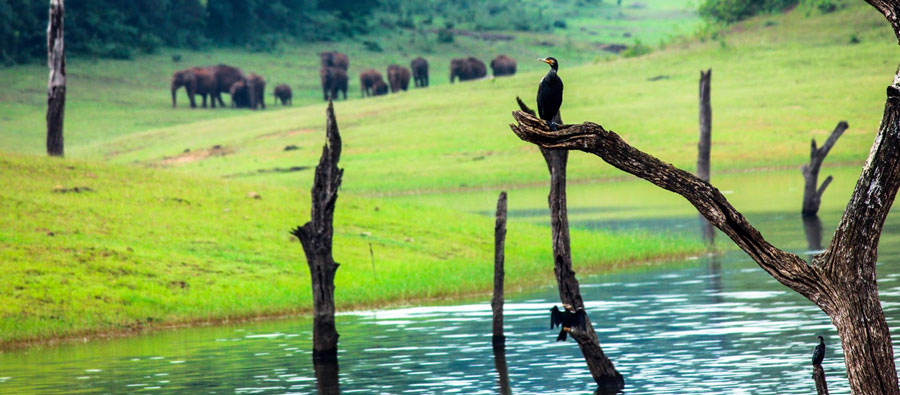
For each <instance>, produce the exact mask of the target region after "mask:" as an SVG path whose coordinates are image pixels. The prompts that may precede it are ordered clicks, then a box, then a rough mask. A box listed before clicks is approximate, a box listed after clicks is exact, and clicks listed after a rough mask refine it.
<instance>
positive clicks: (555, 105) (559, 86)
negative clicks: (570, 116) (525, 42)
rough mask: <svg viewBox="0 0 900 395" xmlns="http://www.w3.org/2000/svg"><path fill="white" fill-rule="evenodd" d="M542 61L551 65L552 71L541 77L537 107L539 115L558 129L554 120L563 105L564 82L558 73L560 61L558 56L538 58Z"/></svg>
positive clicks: (551, 126) (553, 128) (549, 124)
mask: <svg viewBox="0 0 900 395" xmlns="http://www.w3.org/2000/svg"><path fill="white" fill-rule="evenodd" d="M538 60H539V61H541V62H544V63H547V64H549V65H550V71H548V72H547V75H545V76H544V78H542V79H541V84H540V85H538V91H537V107H538V116H540V118H541V119H543V120H544V121H546V122H547V126H549V127H550V129H551V130H556V122H555V121H554V120H553V118H554V117H556V115H557V114H559V107H560V106H562V99H563V82H562V79H560V78H559V76H558V75H556V72H557V71H558V70H559V62H557V61H556V58H542V59H538Z"/></svg>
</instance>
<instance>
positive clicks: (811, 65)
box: [7, 3, 896, 205]
mask: <svg viewBox="0 0 900 395" xmlns="http://www.w3.org/2000/svg"><path fill="white" fill-rule="evenodd" d="M853 4H854V5H853V6H850V7H848V8H847V9H844V10H841V11H839V12H836V13H833V14H828V15H822V16H815V17H805V16H804V15H803V13H801V12H796V11H795V12H793V13H789V14H785V15H776V16H771V17H767V18H763V19H759V20H754V21H751V22H748V23H745V24H743V25H740V26H738V27H736V28H735V29H734V31H733V32H730V33H728V34H724V35H723V36H724V39H723V40H724V41H723V42H725V43H726V44H725V46H724V47H723V45H722V44H720V43H719V42H707V43H685V44H678V45H676V44H673V45H669V47H668V49H667V50H665V51H662V52H657V53H654V54H651V55H649V56H645V57H641V58H637V59H619V60H615V61H610V62H602V63H598V64H596V65H585V66H577V67H567V63H566V60H565V59H562V60H561V62H562V65H561V67H562V71H561V75H562V77H563V78H564V80H565V81H566V83H567V87H566V99H565V102H564V104H563V115H564V119H565V120H566V121H568V122H571V123H574V122H582V121H586V120H592V121H600V122H602V123H603V125H604V126H606V127H608V128H610V129H612V130H615V131H617V132H619V133H620V134H621V135H622V136H624V137H625V138H626V139H627V140H628V141H630V142H631V143H633V144H635V145H636V146H637V147H639V148H641V149H644V150H646V151H648V152H651V153H654V154H656V155H658V156H659V157H661V158H662V159H664V160H667V161H670V162H672V163H674V164H675V165H676V166H679V167H682V168H687V169H691V168H693V167H694V161H695V149H696V148H695V146H696V142H695V141H696V133H697V132H696V127H697V126H696V122H697V121H696V100H697V99H696V86H697V85H696V84H697V75H698V72H697V71H698V70H699V69H700V68H701V67H702V68H705V67H712V68H713V70H714V73H713V94H712V100H713V111H714V115H713V117H714V118H713V128H714V132H713V133H714V148H713V151H712V155H713V158H712V160H713V163H716V164H717V169H720V170H728V169H740V168H752V167H769V166H797V165H799V164H801V163H803V162H805V161H806V160H807V158H806V157H807V155H808V154H807V152H808V141H809V138H810V137H811V136H815V137H818V138H819V139H820V140H821V139H822V138H824V137H825V136H826V135H827V133H828V132H829V131H830V130H831V128H832V127H833V126H834V125H835V124H836V122H837V121H838V120H841V119H845V120H847V121H849V123H850V129H849V130H848V132H847V133H846V134H845V135H844V137H842V138H841V142H840V144H839V145H838V146H837V147H836V148H835V149H834V150H833V151H832V153H831V154H830V156H829V162H830V163H841V162H852V163H859V162H861V161H862V159H864V157H865V155H866V152H868V147H869V146H870V144H871V139H872V136H873V134H874V132H875V130H876V129H877V126H878V122H879V121H880V117H879V114H880V113H881V107H882V106H883V97H882V96H883V87H884V85H885V84H886V83H887V81H888V80H889V78H890V75H891V73H892V72H893V71H894V69H895V64H894V61H893V56H892V53H894V52H895V51H896V47H895V45H894V40H893V39H891V37H890V31H889V29H888V27H886V26H884V23H883V22H882V21H881V20H880V16H879V15H878V14H877V13H875V12H873V11H872V10H870V9H869V7H867V6H865V5H863V4H856V3H853ZM766 20H771V21H772V22H771V23H764V21H766ZM773 23H774V26H773V25H772V24H773ZM851 34H856V35H858V37H859V38H860V39H861V40H862V43H860V44H856V45H851V44H849V37H850V35H851ZM535 63H537V62H535ZM657 75H666V76H669V78H668V79H663V80H660V81H656V82H649V81H647V79H648V78H649V77H653V76H657ZM539 78H540V72H530V73H521V74H519V75H517V76H515V77H512V78H502V79H495V80H485V81H477V82H470V83H465V84H456V85H453V86H441V87H433V88H430V89H427V90H415V91H411V92H407V93H403V94H399V95H392V96H390V97H384V98H378V99H371V100H354V101H349V102H340V103H339V104H338V105H337V114H338V120H339V122H340V123H341V124H342V125H345V126H347V127H346V128H344V130H345V131H346V133H345V136H346V141H347V150H348V154H350V155H348V156H347V159H346V162H345V164H346V166H347V169H348V171H347V173H348V177H352V180H351V179H348V182H347V189H348V190H350V191H354V192H364V193H370V194H402V193H409V192H414V191H421V190H443V191H455V190H457V189H460V188H471V187H478V188H482V187H493V186H497V185H505V186H509V185H521V184H534V183H538V182H542V181H543V180H544V179H545V177H546V170H545V169H544V165H543V163H542V160H541V159H540V156H539V155H538V154H537V151H536V149H535V147H533V146H531V145H528V144H525V143H522V142H520V141H518V140H517V139H516V137H515V136H513V135H512V133H511V132H510V131H509V130H508V128H507V127H506V124H507V123H509V122H510V120H511V118H510V116H509V111H511V110H513V109H514V108H515V106H514V101H513V99H514V97H515V96H516V95H521V96H522V97H524V98H525V99H527V100H533V99H532V96H533V95H534V85H535V81H536V80H537V79H539ZM168 111H169V112H171V113H173V114H178V113H181V112H184V111H183V110H168ZM321 114H322V107H321V106H307V107H302V108H293V109H288V110H283V111H266V112H259V113H255V114H250V115H244V116H239V117H229V118H227V119H211V120H207V121H201V122H196V123H192V124H188V125H179V126H174V127H168V128H161V129H152V130H148V131H146V132H140V133H136V134H128V135H126V136H123V137H121V138H119V139H115V140H112V141H106V140H104V141H103V142H102V143H97V144H86V145H78V146H76V147H75V148H73V151H74V152H76V154H77V155H78V156H84V157H92V158H108V159H110V160H113V161H115V162H121V163H132V162H138V163H144V164H148V165H154V166H155V165H162V160H163V159H164V158H165V157H169V156H174V155H178V154H179V153H181V152H182V151H183V150H184V149H185V148H189V149H191V150H193V151H197V150H198V149H200V150H202V149H204V148H208V147H210V146H213V145H216V144H220V145H223V146H226V147H230V148H229V149H230V150H233V151H234V152H233V153H232V154H230V155H228V156H225V157H218V158H213V159H208V160H196V161H185V162H183V163H179V164H177V165H174V166H175V167H177V168H179V169H181V170H183V171H187V172H196V171H202V172H204V173H209V174H217V175H234V174H246V173H254V172H256V171H257V170H259V169H269V168H274V167H290V166H297V165H312V164H314V163H315V162H316V158H317V152H318V150H317V149H314V147H315V146H317V145H318V143H317V142H316V141H317V139H316V138H315V137H314V136H312V135H310V134H308V133H304V132H305V131H309V130H321V128H322V126H323V117H322V116H321ZM109 134H115V133H114V132H109ZM7 136H8V135H7ZM32 138H33V137H32ZM288 144H296V145H299V146H300V147H302V148H303V149H301V150H300V151H295V152H290V153H285V152H281V149H282V148H283V147H284V146H286V145H288ZM397 158H403V160H402V162H399V163H398V161H397ZM569 169H570V170H569V176H570V179H573V180H579V179H580V180H586V179H596V178H603V177H608V176H617V175H619V174H620V173H619V172H618V171H617V170H615V169H612V168H611V167H608V166H606V165H604V164H601V163H598V161H597V160H596V159H595V158H592V157H587V156H586V155H582V154H576V155H573V157H572V159H571V161H570V167H569ZM301 177H302V178H301V179H302V180H303V181H304V182H308V181H309V180H310V178H311V174H310V173H309V172H307V173H305V174H303V175H302V176H301ZM245 178H247V179H253V180H262V181H266V182H272V183H275V184H293V183H294V182H295V181H294V178H293V177H285V176H284V175H282V174H273V173H257V174H253V175H249V176H246V177H245ZM448 196H449V195H448ZM450 204H452V202H449V201H448V205H450Z"/></svg>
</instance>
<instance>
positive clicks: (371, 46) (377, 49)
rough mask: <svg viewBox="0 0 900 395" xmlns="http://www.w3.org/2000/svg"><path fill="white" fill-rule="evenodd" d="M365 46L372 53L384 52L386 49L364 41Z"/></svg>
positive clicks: (373, 42) (372, 42)
mask: <svg viewBox="0 0 900 395" xmlns="http://www.w3.org/2000/svg"><path fill="white" fill-rule="evenodd" d="M363 46H365V47H366V49H368V50H369V51H372V52H384V49H383V48H381V45H378V43H377V42H375V41H363Z"/></svg>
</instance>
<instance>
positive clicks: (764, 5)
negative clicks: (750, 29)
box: [698, 0, 799, 23]
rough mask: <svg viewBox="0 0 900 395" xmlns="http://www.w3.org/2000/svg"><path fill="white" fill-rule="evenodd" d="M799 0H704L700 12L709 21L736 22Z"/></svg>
mask: <svg viewBox="0 0 900 395" xmlns="http://www.w3.org/2000/svg"><path fill="white" fill-rule="evenodd" d="M798 2H799V0H702V1H701V2H700V7H699V8H698V12H699V13H700V16H701V17H703V19H706V20H707V21H709V22H720V23H734V22H737V21H740V20H743V19H747V18H749V17H751V16H754V15H757V14H760V13H763V12H774V11H779V10H783V9H785V8H788V7H791V6H795V5H797V3H798Z"/></svg>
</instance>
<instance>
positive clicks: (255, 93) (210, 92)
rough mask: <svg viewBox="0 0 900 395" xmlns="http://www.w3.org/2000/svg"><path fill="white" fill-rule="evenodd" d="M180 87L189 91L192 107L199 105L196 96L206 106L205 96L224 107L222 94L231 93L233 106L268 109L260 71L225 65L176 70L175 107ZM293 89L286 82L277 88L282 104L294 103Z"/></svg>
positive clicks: (276, 96)
mask: <svg viewBox="0 0 900 395" xmlns="http://www.w3.org/2000/svg"><path fill="white" fill-rule="evenodd" d="M181 87H184V89H185V90H186V91H187V96H188V100H190V102H191V108H196V107H197V103H196V102H195V101H194V96H195V95H200V97H202V98H203V104H202V105H203V107H204V108H206V98H207V96H208V97H209V98H210V106H211V107H212V108H216V102H218V103H219V105H220V106H222V107H225V102H224V101H222V93H228V94H229V95H231V106H232V107H238V108H251V109H254V110H255V109H256V108H257V107H262V108H266V101H265V91H266V80H265V78H263V77H262V76H260V75H259V74H256V73H253V72H251V73H250V74H246V75H245V74H244V72H243V71H241V69H239V68H237V67H234V66H229V65H225V64H219V65H217V66H210V67H191V68H189V69H185V70H179V71H176V72H175V73H174V74H172V107H175V105H176V100H175V96H176V93H177V92H178V90H179V89H181ZM292 96H293V94H292V92H291V88H290V87H289V86H287V85H284V84H282V85H278V86H276V87H275V98H276V99H277V100H281V104H282V105H286V104H289V103H291V99H292Z"/></svg>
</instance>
